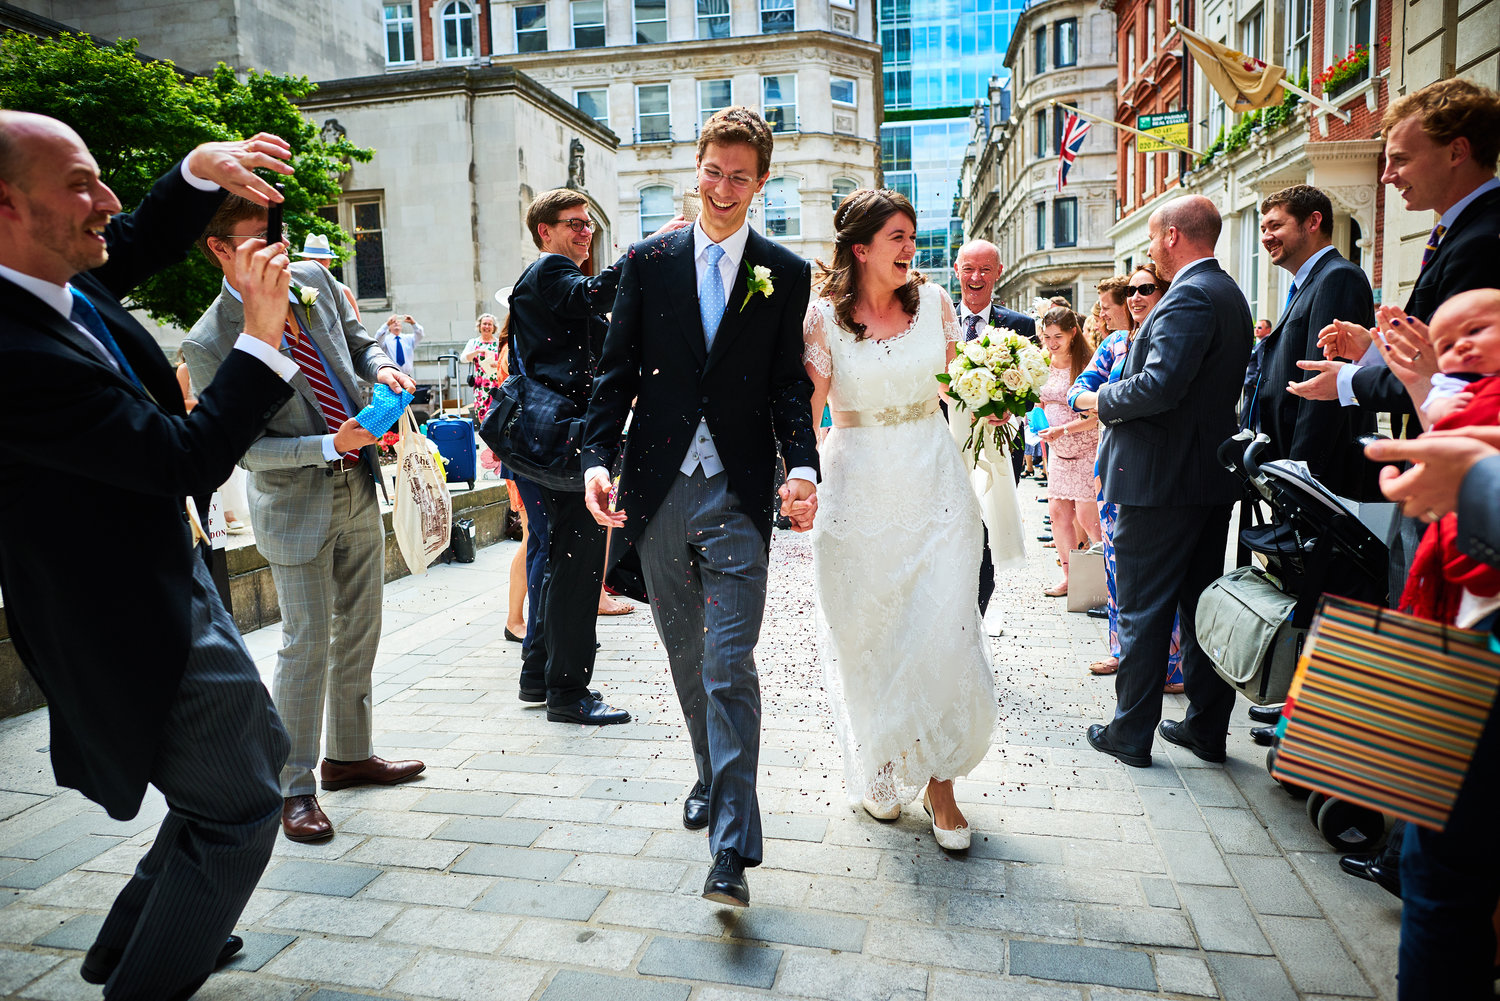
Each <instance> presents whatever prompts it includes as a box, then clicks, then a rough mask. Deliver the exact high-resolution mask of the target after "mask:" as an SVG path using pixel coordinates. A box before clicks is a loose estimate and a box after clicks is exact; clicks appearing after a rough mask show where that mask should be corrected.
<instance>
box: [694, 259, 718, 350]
mask: <svg viewBox="0 0 1500 1001" xmlns="http://www.w3.org/2000/svg"><path fill="white" fill-rule="evenodd" d="M703 253H704V255H705V256H706V257H707V258H708V271H707V272H706V273H705V274H704V275H703V284H702V285H700V286H699V287H698V315H699V316H701V317H702V318H703V339H704V341H706V342H707V346H708V347H709V348H710V349H712V348H713V346H714V335H715V334H717V333H718V332H719V321H720V320H722V319H723V318H724V276H723V275H722V274H720V273H719V261H720V260H721V259H723V257H724V248H723V247H721V246H719V245H718V244H717V243H710V244H709V245H708V249H707V250H705V251H704V252H703Z"/></svg>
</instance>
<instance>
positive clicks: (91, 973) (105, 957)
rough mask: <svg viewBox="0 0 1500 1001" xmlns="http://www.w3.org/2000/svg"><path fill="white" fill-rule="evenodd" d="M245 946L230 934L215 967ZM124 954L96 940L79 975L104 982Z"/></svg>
mask: <svg viewBox="0 0 1500 1001" xmlns="http://www.w3.org/2000/svg"><path fill="white" fill-rule="evenodd" d="M244 947H245V940H244V939H242V938H240V937H239V936H238V935H231V936H229V938H227V939H225V940H224V946H223V948H221V949H220V950H219V955H218V956H217V957H215V958H214V969H216V970H217V969H220V968H222V967H223V966H224V964H225V963H227V962H229V961H230V960H231V959H233V958H234V957H235V954H236V953H238V952H239V951H240V950H241V949H243V948H244ZM124 954H125V950H123V949H116V948H113V947H111V946H107V945H100V944H98V943H97V942H96V943H94V944H93V945H92V946H90V947H89V951H88V952H87V953H86V954H85V955H84V957H83V965H82V966H81V967H79V969H78V975H79V976H80V977H82V978H83V979H84V980H87V981H88V982H89V983H91V984H102V983H104V982H105V981H106V980H108V979H109V975H110V974H111V973H114V972H115V967H117V966H119V965H120V957H122V956H123V955H124Z"/></svg>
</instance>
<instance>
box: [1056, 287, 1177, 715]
mask: <svg viewBox="0 0 1500 1001" xmlns="http://www.w3.org/2000/svg"><path fill="white" fill-rule="evenodd" d="M1167 285H1168V282H1167V280H1166V279H1165V278H1162V277H1160V276H1159V275H1158V274H1157V271H1156V265H1155V264H1153V263H1151V262H1150V261H1147V262H1146V263H1145V264H1144V265H1142V266H1141V267H1139V268H1137V269H1136V270H1135V272H1134V273H1133V274H1132V275H1131V276H1130V277H1129V278H1126V277H1124V276H1123V275H1117V276H1115V277H1113V278H1106V279H1105V280H1104V281H1102V282H1100V283H1099V284H1098V286H1097V288H1098V291H1099V306H1100V309H1101V310H1102V311H1103V314H1104V318H1105V321H1106V325H1107V326H1108V327H1109V328H1110V329H1111V330H1112V331H1113V333H1111V334H1110V335H1109V336H1108V337H1106V338H1105V339H1104V340H1103V341H1101V342H1100V344H1099V348H1098V350H1097V351H1095V352H1094V360H1093V362H1091V363H1090V364H1089V367H1088V368H1086V369H1084V371H1083V374H1082V375H1080V376H1079V377H1078V379H1077V380H1076V381H1075V382H1074V383H1073V388H1072V389H1070V390H1069V391H1068V405H1069V406H1075V407H1076V405H1077V401H1078V397H1079V394H1081V393H1092V392H1095V391H1096V390H1098V388H1099V387H1100V386H1103V385H1105V384H1106V383H1110V382H1118V381H1119V379H1120V372H1121V370H1123V369H1124V367H1125V355H1126V354H1127V353H1128V352H1129V351H1130V341H1131V339H1132V338H1133V337H1134V336H1135V332H1136V331H1137V330H1139V329H1140V328H1141V324H1143V323H1145V322H1146V317H1147V315H1149V314H1150V312H1151V309H1152V307H1154V306H1155V305H1156V304H1157V303H1158V302H1160V301H1161V297H1162V296H1163V295H1165V294H1166V291H1167ZM1090 416H1092V415H1090ZM1080 420H1081V419H1080ZM1101 434H1109V429H1108V428H1103V429H1102V430H1101ZM1094 477H1095V483H1096V484H1097V483H1098V469H1097V467H1096V468H1095V470H1094ZM1117 514H1118V511H1117V509H1116V506H1115V505H1114V504H1110V503H1106V502H1105V500H1104V495H1103V494H1102V493H1101V494H1100V495H1099V528H1100V530H1101V533H1102V534H1103V536H1104V577H1105V580H1106V582H1107V583H1108V585H1109V656H1108V657H1106V658H1104V659H1103V660H1096V661H1094V662H1093V663H1092V664H1090V665H1089V671H1090V672H1091V673H1093V674H1114V673H1115V672H1116V671H1118V670H1119V669H1120V635H1119V630H1118V625H1117V622H1118V616H1119V605H1118V603H1117V602H1116V600H1115V545H1114V529H1115V517H1116V515H1117ZM1181 642H1182V632H1181V628H1180V626H1178V625H1176V624H1174V625H1173V627H1172V646H1171V652H1170V654H1169V655H1168V659H1167V678H1166V685H1165V688H1164V689H1163V690H1164V691H1166V692H1167V693H1169V694H1174V693H1177V692H1181V691H1182V648H1181Z"/></svg>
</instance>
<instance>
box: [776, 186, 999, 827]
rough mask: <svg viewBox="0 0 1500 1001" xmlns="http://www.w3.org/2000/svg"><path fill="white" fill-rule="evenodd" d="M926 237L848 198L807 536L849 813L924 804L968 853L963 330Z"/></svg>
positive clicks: (888, 200)
mask: <svg viewBox="0 0 1500 1001" xmlns="http://www.w3.org/2000/svg"><path fill="white" fill-rule="evenodd" d="M916 225H917V223H916V211H915V210H914V209H913V208H912V206H911V203H910V202H909V201H907V200H906V198H905V197H903V196H902V195H900V194H898V193H896V192H894V191H886V190H881V191H871V190H864V191H856V192H855V193H854V194H852V195H850V196H849V197H848V198H846V199H845V200H844V202H843V204H842V205H841V206H840V207H839V210H838V212H837V214H836V215H835V216H834V226H835V228H836V230H837V234H836V236H835V238H834V258H833V265H832V267H827V266H824V268H823V270H824V274H823V278H822V282H823V284H822V288H821V290H820V293H821V297H820V298H818V299H817V300H816V301H814V302H813V303H812V305H811V306H810V307H809V308H808V311H807V319H806V323H805V325H804V340H805V351H804V356H803V357H804V362H805V364H806V368H807V373H808V376H809V377H810V378H811V379H812V382H813V397H812V411H813V415H814V419H815V420H816V419H817V418H818V417H820V416H821V415H822V412H823V405H824V402H825V401H826V402H827V403H828V405H829V407H830V409H831V411H832V415H833V429H832V431H831V432H830V433H829V435H828V438H827V440H826V441H825V442H824V444H823V446H822V449H821V452H822V471H823V483H821V484H820V485H819V487H818V497H819V511H818V520H817V524H816V527H815V528H814V530H813V540H812V545H813V572H814V578H815V588H816V597H817V603H818V608H819V611H820V613H821V614H820V627H819V628H820V631H819V644H818V646H819V653H820V658H821V660H822V663H823V670H824V675H825V680H826V685H827V688H828V691H829V694H830V696H831V698H832V701H833V708H834V720H835V724H836V726H837V729H838V736H839V741H840V744H841V745H842V749H843V755H844V781H845V787H846V789H847V791H848V794H849V799H850V802H851V803H854V802H861V803H862V804H863V806H864V808H865V810H866V811H868V812H869V814H870V815H871V816H873V817H875V818H877V819H879V820H894V819H896V818H897V817H898V816H900V813H901V804H903V803H906V802H910V801H911V800H912V799H913V798H915V797H916V795H917V793H918V792H922V804H923V806H924V808H925V809H926V810H927V813H928V814H929V816H930V817H931V818H932V829H933V835H934V837H936V838H937V841H938V844H940V845H941V846H942V847H944V848H949V849H963V848H967V847H968V845H969V837H970V834H969V827H968V823H967V821H966V820H965V819H964V816H963V813H962V812H961V811H960V810H959V808H958V804H957V803H956V802H955V801H954V799H953V780H954V779H955V778H956V777H958V776H960V775H966V774H967V773H968V772H969V771H970V770H971V769H972V768H973V767H974V766H975V765H977V764H979V762H980V760H981V759H982V758H983V757H984V755H985V752H986V751H987V750H988V749H989V746H990V735H991V731H992V730H993V729H994V725H995V717H996V708H995V694H994V679H993V676H992V674H991V666H990V655H989V649H988V640H987V638H986V636H985V631H984V627H983V623H982V621H981V619H980V615H979V603H978V591H977V588H976V584H975V582H976V580H977V579H978V574H979V557H980V548H981V545H982V539H983V535H982V529H981V521H980V507H979V503H978V501H977V499H976V497H975V495H974V491H973V489H971V487H970V481H969V473H968V470H967V468H966V467H965V465H964V459H963V457H962V455H961V454H960V452H959V449H958V446H957V445H956V444H955V442H954V439H953V437H951V436H950V433H949V429H948V427H947V424H946V423H945V421H944V419H943V416H942V414H941V413H940V411H939V408H938V392H939V389H940V388H941V387H940V386H939V384H938V382H937V380H936V378H935V376H936V375H937V374H938V373H939V372H942V371H943V370H944V369H945V367H946V365H947V362H948V361H950V360H952V358H953V356H954V351H955V348H954V343H955V342H956V341H957V340H959V336H960V335H959V327H958V320H957V318H956V317H955V315H954V312H953V304H952V302H951V301H950V300H949V298H948V296H947V295H946V294H945V293H944V291H943V289H942V288H940V287H938V286H936V285H928V284H924V282H925V279H924V278H923V277H922V276H921V275H920V274H915V273H913V272H912V270H911V262H912V256H913V254H914V253H915V251H916V244H915V236H916ZM957 419H958V420H966V418H964V417H962V416H959V417H958V418H957ZM1004 486H1005V487H1008V488H1013V484H1012V483H1011V479H1010V476H1009V475H1008V472H1007V475H1006V476H1005V484H1004ZM924 787H925V790H924Z"/></svg>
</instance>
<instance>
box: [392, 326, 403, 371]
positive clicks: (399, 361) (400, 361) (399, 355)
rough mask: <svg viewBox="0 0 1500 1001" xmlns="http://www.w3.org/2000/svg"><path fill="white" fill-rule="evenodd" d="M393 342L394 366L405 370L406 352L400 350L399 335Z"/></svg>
mask: <svg viewBox="0 0 1500 1001" xmlns="http://www.w3.org/2000/svg"><path fill="white" fill-rule="evenodd" d="M394 340H395V342H396V364H397V365H400V366H401V367H402V368H405V367H406V352H405V351H404V350H402V347H401V335H400V334H397V335H396V336H395V338H394Z"/></svg>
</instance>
